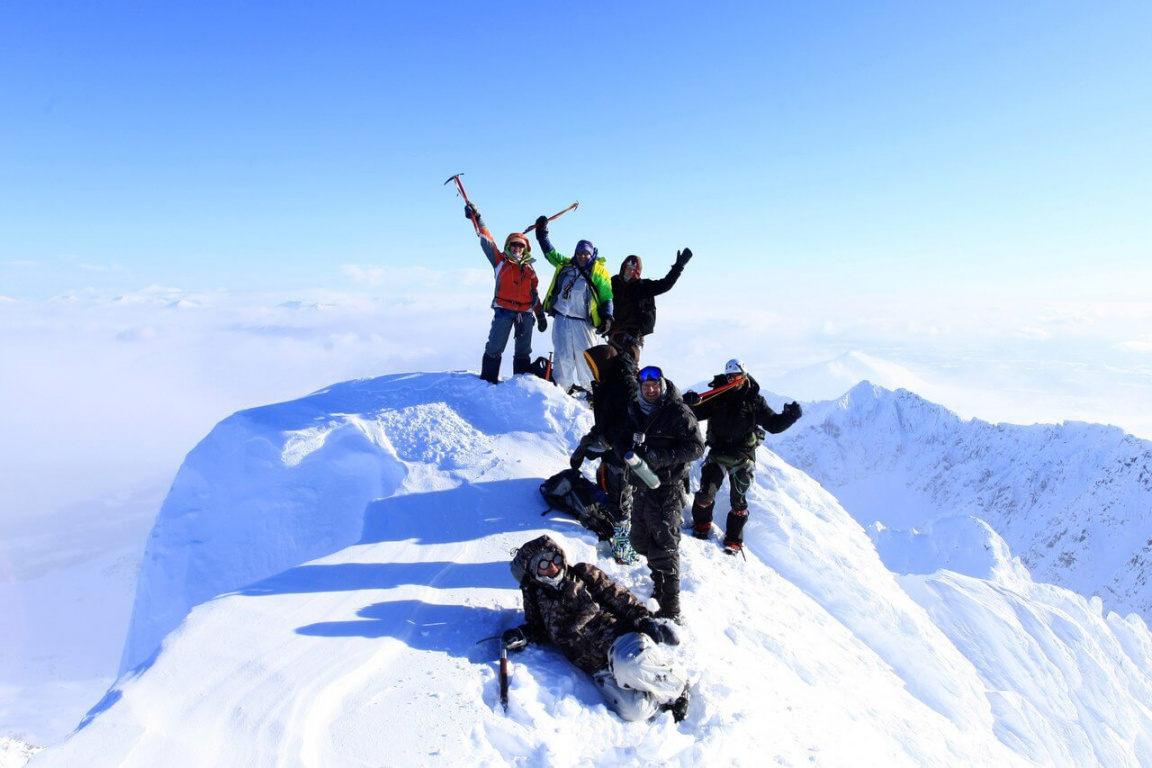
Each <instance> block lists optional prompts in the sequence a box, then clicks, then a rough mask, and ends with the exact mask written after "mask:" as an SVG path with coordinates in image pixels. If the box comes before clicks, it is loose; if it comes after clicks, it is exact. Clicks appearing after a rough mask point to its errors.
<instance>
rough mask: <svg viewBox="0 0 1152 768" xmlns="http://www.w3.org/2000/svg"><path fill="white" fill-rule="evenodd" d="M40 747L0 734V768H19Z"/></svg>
mask: <svg viewBox="0 0 1152 768" xmlns="http://www.w3.org/2000/svg"><path fill="white" fill-rule="evenodd" d="M40 749H41V748H40V747H33V746H32V745H30V744H25V743H24V742H22V741H16V739H8V738H5V737H3V736H0V768H21V766H23V765H25V764H26V763H27V762H28V761H29V760H30V759H31V758H32V755H34V754H36V753H37V752H39V751H40Z"/></svg>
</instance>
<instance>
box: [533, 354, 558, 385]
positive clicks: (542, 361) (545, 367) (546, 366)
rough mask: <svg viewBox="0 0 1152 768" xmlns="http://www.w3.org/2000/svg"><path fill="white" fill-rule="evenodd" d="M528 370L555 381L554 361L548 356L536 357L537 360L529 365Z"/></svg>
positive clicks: (547, 379)
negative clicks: (553, 375)
mask: <svg viewBox="0 0 1152 768" xmlns="http://www.w3.org/2000/svg"><path fill="white" fill-rule="evenodd" d="M528 372H529V373H531V374H533V375H536V376H539V377H540V378H542V379H544V381H552V382H553V383H555V381H553V379H552V361H551V360H549V359H548V358H547V357H538V358H536V360H535V361H534V362H533V363H532V364H531V365H529V366H528Z"/></svg>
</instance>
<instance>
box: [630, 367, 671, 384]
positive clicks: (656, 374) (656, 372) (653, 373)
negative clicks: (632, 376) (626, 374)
mask: <svg viewBox="0 0 1152 768" xmlns="http://www.w3.org/2000/svg"><path fill="white" fill-rule="evenodd" d="M636 378H638V379H640V381H660V379H662V378H664V371H662V370H660V369H659V368H658V367H657V366H655V365H648V366H645V367H643V368H641V369H640V373H638V374H636Z"/></svg>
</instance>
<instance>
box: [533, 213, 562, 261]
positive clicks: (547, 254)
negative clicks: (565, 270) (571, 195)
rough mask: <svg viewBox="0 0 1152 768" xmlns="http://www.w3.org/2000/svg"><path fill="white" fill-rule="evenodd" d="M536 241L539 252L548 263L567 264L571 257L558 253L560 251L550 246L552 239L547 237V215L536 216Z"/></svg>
mask: <svg viewBox="0 0 1152 768" xmlns="http://www.w3.org/2000/svg"><path fill="white" fill-rule="evenodd" d="M536 242H537V244H539V246H540V252H541V253H543V254H544V258H546V259H548V263H549V264H551V265H552V266H554V267H562V266H564V265H565V264H567V263H568V262H569V261H571V259H569V258H566V257H564V256H561V255H560V252H559V251H557V250H556V249H555V248H553V247H552V241H551V240H549V239H548V217H547V216H538V217H536Z"/></svg>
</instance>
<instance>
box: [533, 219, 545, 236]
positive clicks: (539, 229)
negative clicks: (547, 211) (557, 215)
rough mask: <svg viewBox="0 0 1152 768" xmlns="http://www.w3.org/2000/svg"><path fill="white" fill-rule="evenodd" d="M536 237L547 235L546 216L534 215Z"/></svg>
mask: <svg viewBox="0 0 1152 768" xmlns="http://www.w3.org/2000/svg"><path fill="white" fill-rule="evenodd" d="M536 237H548V217H547V216H537V217H536Z"/></svg>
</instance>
